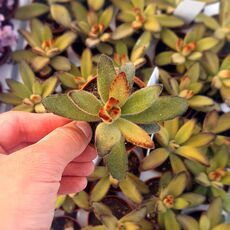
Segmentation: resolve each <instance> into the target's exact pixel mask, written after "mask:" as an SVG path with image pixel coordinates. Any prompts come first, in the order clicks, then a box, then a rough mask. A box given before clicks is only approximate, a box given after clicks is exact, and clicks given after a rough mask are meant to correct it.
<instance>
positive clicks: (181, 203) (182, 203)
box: [173, 197, 189, 210]
mask: <svg viewBox="0 0 230 230" xmlns="http://www.w3.org/2000/svg"><path fill="white" fill-rule="evenodd" d="M187 207H189V202H188V201H187V200H185V199H184V198H181V197H179V198H176V199H175V200H174V205H173V208H174V209H178V210H181V209H185V208H187Z"/></svg>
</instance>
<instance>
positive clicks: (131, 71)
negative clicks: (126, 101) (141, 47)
mask: <svg viewBox="0 0 230 230" xmlns="http://www.w3.org/2000/svg"><path fill="white" fill-rule="evenodd" d="M121 72H124V73H125V74H126V78H127V80H128V82H129V88H130V89H131V88H132V87H133V78H134V76H135V66H134V65H133V63H131V62H128V63H126V64H124V65H122V66H121V68H120V73H121Z"/></svg>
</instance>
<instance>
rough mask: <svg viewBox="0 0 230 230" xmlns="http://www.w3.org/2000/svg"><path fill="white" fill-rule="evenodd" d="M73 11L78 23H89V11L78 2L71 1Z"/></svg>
mask: <svg viewBox="0 0 230 230" xmlns="http://www.w3.org/2000/svg"><path fill="white" fill-rule="evenodd" d="M70 3H71V10H72V12H73V15H74V16H75V18H76V19H77V21H78V22H81V21H87V13H88V12H87V9H86V8H85V7H84V6H83V5H82V4H81V3H80V2H77V1H71V2H70Z"/></svg>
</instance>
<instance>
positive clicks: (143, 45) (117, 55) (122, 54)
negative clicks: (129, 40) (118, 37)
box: [113, 32, 151, 69]
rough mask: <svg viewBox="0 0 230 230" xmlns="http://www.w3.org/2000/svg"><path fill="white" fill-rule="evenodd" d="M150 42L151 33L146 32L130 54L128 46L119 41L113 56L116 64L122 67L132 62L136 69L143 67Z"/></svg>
mask: <svg viewBox="0 0 230 230" xmlns="http://www.w3.org/2000/svg"><path fill="white" fill-rule="evenodd" d="M150 42H151V33H150V32H144V33H143V34H142V35H141V36H140V37H139V38H138V40H137V41H136V43H135V44H134V46H133V47H132V50H131V51H130V52H129V49H128V47H127V45H126V44H125V43H124V42H122V41H118V42H117V43H116V45H115V52H114V54H113V60H114V62H115V64H116V65H118V66H122V65H124V64H125V63H127V62H132V63H133V64H134V66H135V68H136V69H137V68H139V67H141V66H142V65H144V64H145V63H146V58H145V57H144V56H145V54H146V51H147V50H148V48H149V45H150Z"/></svg>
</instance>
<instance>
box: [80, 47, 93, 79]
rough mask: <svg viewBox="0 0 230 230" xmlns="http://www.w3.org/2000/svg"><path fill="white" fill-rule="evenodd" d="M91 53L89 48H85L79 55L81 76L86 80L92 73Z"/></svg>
mask: <svg viewBox="0 0 230 230" xmlns="http://www.w3.org/2000/svg"><path fill="white" fill-rule="evenodd" d="M92 69H93V65H92V53H91V51H90V49H85V50H84V51H83V53H82V56H81V76H82V77H83V78H84V79H85V80H87V79H88V77H89V76H90V75H91V74H92Z"/></svg>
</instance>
